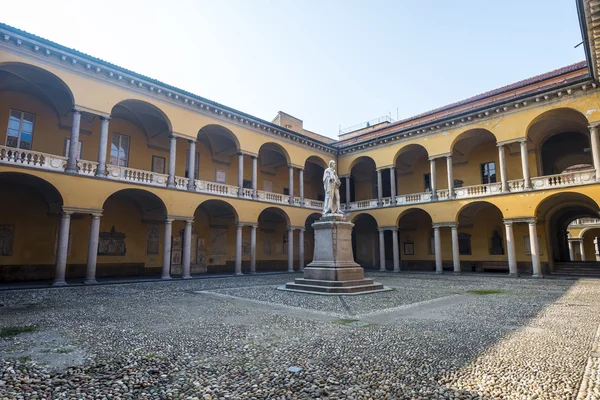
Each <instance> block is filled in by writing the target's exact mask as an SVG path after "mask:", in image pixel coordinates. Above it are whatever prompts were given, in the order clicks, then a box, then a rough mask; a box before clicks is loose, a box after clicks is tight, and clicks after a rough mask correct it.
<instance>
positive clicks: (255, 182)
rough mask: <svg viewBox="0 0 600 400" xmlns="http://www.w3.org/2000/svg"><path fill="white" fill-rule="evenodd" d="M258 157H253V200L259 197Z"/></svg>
mask: <svg viewBox="0 0 600 400" xmlns="http://www.w3.org/2000/svg"><path fill="white" fill-rule="evenodd" d="M257 192H258V157H256V156H252V198H253V199H256V198H257V196H258V193H257Z"/></svg>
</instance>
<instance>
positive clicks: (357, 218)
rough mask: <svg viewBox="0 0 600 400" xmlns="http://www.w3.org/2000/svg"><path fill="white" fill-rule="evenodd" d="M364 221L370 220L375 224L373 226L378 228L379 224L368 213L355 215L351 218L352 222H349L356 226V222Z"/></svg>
mask: <svg viewBox="0 0 600 400" xmlns="http://www.w3.org/2000/svg"><path fill="white" fill-rule="evenodd" d="M364 219H370V220H371V219H372V220H373V222H375V226H377V227H379V224H378V223H377V220H376V219H375V217H373V216H372V215H371V214H368V213H359V214H356V215H355V216H353V217H352V220H351V221H350V222H352V223H353V224H356V222H358V221H360V220H364Z"/></svg>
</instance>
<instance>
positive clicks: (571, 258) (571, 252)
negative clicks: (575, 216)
mask: <svg viewBox="0 0 600 400" xmlns="http://www.w3.org/2000/svg"><path fill="white" fill-rule="evenodd" d="M568 242H569V261H575V249H574V248H573V241H571V240H569V241H568Z"/></svg>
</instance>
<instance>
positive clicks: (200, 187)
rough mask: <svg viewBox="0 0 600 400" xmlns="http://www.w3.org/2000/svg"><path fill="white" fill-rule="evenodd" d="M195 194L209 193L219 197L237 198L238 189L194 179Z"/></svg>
mask: <svg viewBox="0 0 600 400" xmlns="http://www.w3.org/2000/svg"><path fill="white" fill-rule="evenodd" d="M195 182H196V192H200V193H211V194H216V195H220V196H228V197H237V195H238V187H237V186H231V185H226V184H224V183H215V182H207V181H201V180H198V179H196V181H195Z"/></svg>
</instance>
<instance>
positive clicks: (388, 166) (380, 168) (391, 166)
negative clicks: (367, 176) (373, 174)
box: [375, 165, 395, 172]
mask: <svg viewBox="0 0 600 400" xmlns="http://www.w3.org/2000/svg"><path fill="white" fill-rule="evenodd" d="M394 167H395V166H394V165H384V166H383V167H376V168H375V170H376V171H378V172H379V171H383V170H384V169H391V168H394Z"/></svg>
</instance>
